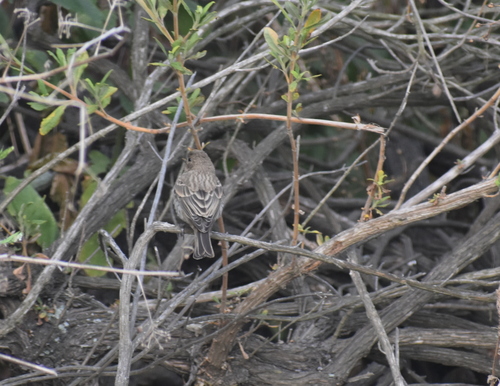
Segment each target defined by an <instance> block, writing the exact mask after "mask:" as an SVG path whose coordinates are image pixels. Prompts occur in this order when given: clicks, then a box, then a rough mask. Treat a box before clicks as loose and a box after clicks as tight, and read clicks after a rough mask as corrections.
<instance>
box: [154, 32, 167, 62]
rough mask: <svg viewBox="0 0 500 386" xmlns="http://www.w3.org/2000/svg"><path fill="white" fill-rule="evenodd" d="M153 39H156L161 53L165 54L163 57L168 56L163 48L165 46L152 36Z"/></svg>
mask: <svg viewBox="0 0 500 386" xmlns="http://www.w3.org/2000/svg"><path fill="white" fill-rule="evenodd" d="M153 39H154V40H155V41H156V44H158V47H160V50H161V51H162V52H163V54H164V55H165V57H167V56H168V53H167V50H166V49H165V47H164V46H163V44H162V43H161V42H160V41H159V40H158V39H157V38H155V37H154V36H153Z"/></svg>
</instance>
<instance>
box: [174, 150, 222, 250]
mask: <svg viewBox="0 0 500 386" xmlns="http://www.w3.org/2000/svg"><path fill="white" fill-rule="evenodd" d="M174 206H175V210H176V212H177V215H178V216H179V218H180V219H181V220H182V221H183V222H185V223H186V224H188V225H189V226H190V227H191V228H192V229H193V232H194V235H195V238H194V252H193V257H194V258H195V259H202V258H203V257H214V250H213V248H212V242H211V241H210V230H211V229H212V226H213V225H214V222H215V220H217V219H218V218H219V217H220V216H221V214H222V185H221V183H220V181H219V179H218V178H217V176H216V175H215V167H214V165H213V163H212V161H211V160H210V158H209V157H208V155H207V154H206V153H205V152H204V151H203V150H191V151H190V152H189V153H188V156H187V158H186V171H185V172H184V173H182V174H181V175H180V176H179V178H178V179H177V182H176V184H175V186H174Z"/></svg>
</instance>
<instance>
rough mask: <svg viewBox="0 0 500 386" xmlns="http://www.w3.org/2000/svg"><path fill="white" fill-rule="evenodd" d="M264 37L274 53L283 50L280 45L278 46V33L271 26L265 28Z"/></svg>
mask: <svg viewBox="0 0 500 386" xmlns="http://www.w3.org/2000/svg"><path fill="white" fill-rule="evenodd" d="M264 39H265V41H266V43H267V45H268V46H269V49H270V50H271V52H273V53H279V52H281V50H280V47H279V46H278V44H279V38H278V34H277V33H276V32H275V31H274V30H273V29H272V28H269V27H265V28H264Z"/></svg>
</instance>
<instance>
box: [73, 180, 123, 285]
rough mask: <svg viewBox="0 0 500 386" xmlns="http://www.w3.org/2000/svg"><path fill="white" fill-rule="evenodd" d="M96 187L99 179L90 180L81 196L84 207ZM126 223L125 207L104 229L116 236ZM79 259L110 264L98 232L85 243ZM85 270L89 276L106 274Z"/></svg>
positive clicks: (92, 262)
mask: <svg viewBox="0 0 500 386" xmlns="http://www.w3.org/2000/svg"><path fill="white" fill-rule="evenodd" d="M96 188H97V181H90V183H88V184H87V186H86V187H85V188H84V191H83V193H82V196H81V198H80V206H81V207H83V206H84V205H85V204H86V203H87V202H88V200H89V199H90V197H92V194H94V192H95V190H96ZM126 225H127V218H126V212H125V210H124V209H122V210H120V211H118V212H117V213H116V214H115V215H114V216H113V218H112V219H111V220H110V221H109V222H108V223H107V224H106V226H105V227H104V229H105V230H106V231H107V232H108V233H109V234H110V235H111V236H112V237H116V236H118V235H119V234H120V232H121V231H122V230H123V229H124V228H125V227H126ZM78 261H80V262H82V263H83V262H85V263H87V264H93V265H100V266H102V267H106V266H108V263H107V261H106V256H105V254H104V252H103V251H102V250H101V248H100V245H99V238H98V235H97V233H96V234H94V235H92V236H91V237H90V238H89V239H88V240H87V241H86V242H85V244H83V246H82V249H81V250H80V254H79V255H78ZM85 272H86V273H87V275H89V276H103V275H105V274H106V273H105V272H103V271H95V270H85Z"/></svg>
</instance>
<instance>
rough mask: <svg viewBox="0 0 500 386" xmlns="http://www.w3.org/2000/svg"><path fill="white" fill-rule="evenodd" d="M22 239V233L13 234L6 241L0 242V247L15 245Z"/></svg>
mask: <svg viewBox="0 0 500 386" xmlns="http://www.w3.org/2000/svg"><path fill="white" fill-rule="evenodd" d="M22 238H23V233H22V232H15V233H13V234H11V235H10V236H9V237H7V238H6V239H3V240H0V245H1V244H13V243H17V242H18V241H20V240H22Z"/></svg>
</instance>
